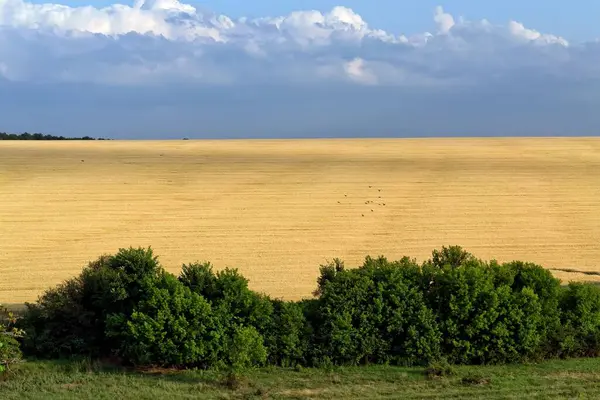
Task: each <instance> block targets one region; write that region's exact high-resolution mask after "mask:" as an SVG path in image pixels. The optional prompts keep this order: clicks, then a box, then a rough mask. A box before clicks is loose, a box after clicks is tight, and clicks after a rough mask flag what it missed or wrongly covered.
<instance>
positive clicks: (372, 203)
mask: <svg viewBox="0 0 600 400" xmlns="http://www.w3.org/2000/svg"><path fill="white" fill-rule="evenodd" d="M369 189H371V191H373V189H374V188H373V186H372V185H369ZM376 194H377V199H376V200H365V205H366V206H368V207H367V210H369V211H367V212H372V213H374V212H375V207H376V206H379V207H385V206H386V203H385V202H384V200H383V198H382V197H381V189H377V192H376ZM344 198H346V199H347V198H348V194H344ZM337 203H338V204H344V203H342V201H339V200H338V202H337ZM361 215H362V216H363V217H364V216H365V214H364V213H363V214H361Z"/></svg>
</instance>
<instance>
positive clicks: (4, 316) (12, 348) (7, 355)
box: [0, 304, 24, 375]
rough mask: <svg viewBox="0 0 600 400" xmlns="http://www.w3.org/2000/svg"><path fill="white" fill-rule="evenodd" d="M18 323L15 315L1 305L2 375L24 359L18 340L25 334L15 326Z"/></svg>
mask: <svg viewBox="0 0 600 400" xmlns="http://www.w3.org/2000/svg"><path fill="white" fill-rule="evenodd" d="M16 322H17V318H16V317H15V315H14V314H13V313H12V312H11V311H9V310H8V309H7V308H6V307H4V306H2V305H1V304H0V375H1V374H3V373H4V372H6V371H7V370H9V369H10V367H11V366H12V365H13V364H16V363H18V362H20V361H21V359H22V357H23V355H22V353H21V349H20V344H19V342H18V341H17V338H20V337H22V336H23V335H24V332H23V331H22V330H21V329H18V328H17V327H16V326H15V323H16Z"/></svg>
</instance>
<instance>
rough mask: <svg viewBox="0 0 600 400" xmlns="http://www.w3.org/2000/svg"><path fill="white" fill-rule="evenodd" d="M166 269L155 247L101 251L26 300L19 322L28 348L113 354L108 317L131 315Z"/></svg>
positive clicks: (50, 353)
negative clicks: (81, 267) (36, 296)
mask: <svg viewBox="0 0 600 400" xmlns="http://www.w3.org/2000/svg"><path fill="white" fill-rule="evenodd" d="M161 271H162V268H161V267H160V265H159V263H158V261H157V258H156V257H154V255H153V252H152V249H150V248H148V249H142V248H139V249H134V248H129V249H120V250H119V252H118V253H117V254H116V255H114V256H101V257H100V258H99V259H98V260H96V261H94V262H91V263H89V264H88V266H87V267H86V268H84V270H83V271H82V272H81V274H80V275H79V276H78V277H76V278H73V279H70V280H68V281H66V282H65V283H63V284H61V285H59V286H57V287H56V288H53V289H50V290H47V291H46V292H45V293H44V294H43V295H42V296H41V297H40V298H39V299H38V301H37V302H36V303H35V304H26V308H27V309H26V312H25V315H24V317H23V318H22V319H21V320H20V321H19V324H20V326H21V327H22V328H23V329H24V330H26V331H27V333H28V335H27V336H26V338H25V340H24V341H23V349H24V350H25V351H26V352H27V353H28V354H32V355H36V356H38V357H65V356H73V355H86V356H92V357H100V356H111V355H112V354H111V351H112V349H114V348H116V347H118V345H119V343H116V342H114V341H113V340H111V339H110V338H109V337H107V336H106V332H105V331H106V326H105V324H106V319H107V316H108V315H110V314H114V313H124V314H129V313H131V312H132V311H133V308H134V307H135V306H136V305H137V303H138V302H139V301H140V300H141V299H142V297H143V296H144V295H145V292H144V291H145V289H146V288H147V287H149V286H151V285H152V282H153V281H155V280H156V279H157V278H158V276H159V274H160V273H161Z"/></svg>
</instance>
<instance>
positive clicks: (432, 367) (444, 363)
mask: <svg viewBox="0 0 600 400" xmlns="http://www.w3.org/2000/svg"><path fill="white" fill-rule="evenodd" d="M454 374H456V371H455V370H454V367H453V366H452V365H451V364H450V363H449V362H448V360H446V359H445V358H443V359H439V360H436V361H431V362H429V364H427V368H425V376H426V377H427V378H429V379H438V378H446V377H449V376H452V375H454Z"/></svg>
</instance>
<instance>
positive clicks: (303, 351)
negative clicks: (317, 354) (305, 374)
mask: <svg viewBox="0 0 600 400" xmlns="http://www.w3.org/2000/svg"><path fill="white" fill-rule="evenodd" d="M303 311H304V310H303V307H302V304H301V303H296V302H288V301H282V300H274V301H273V315H272V319H271V326H270V328H269V329H268V330H267V331H266V332H265V334H264V339H265V345H266V347H267V352H268V362H269V364H271V365H280V366H284V367H294V366H296V365H306V363H307V362H308V358H309V357H308V350H309V348H310V328H309V326H308V322H307V320H306V316H305V314H304V312H303Z"/></svg>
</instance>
